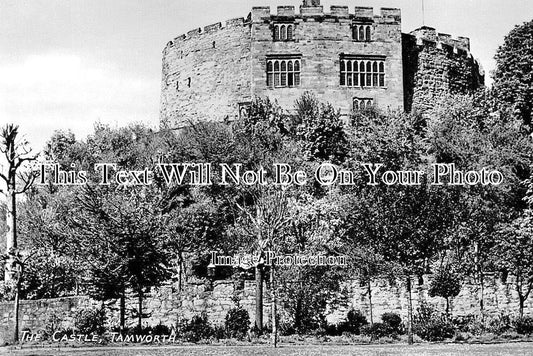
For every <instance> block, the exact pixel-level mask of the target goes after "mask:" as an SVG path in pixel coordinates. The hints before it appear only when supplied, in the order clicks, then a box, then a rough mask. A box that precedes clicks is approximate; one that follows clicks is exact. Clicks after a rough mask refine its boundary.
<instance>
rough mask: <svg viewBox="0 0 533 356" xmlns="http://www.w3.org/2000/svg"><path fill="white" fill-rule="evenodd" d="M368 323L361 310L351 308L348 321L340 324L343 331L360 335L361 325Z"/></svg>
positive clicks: (347, 317)
mask: <svg viewBox="0 0 533 356" xmlns="http://www.w3.org/2000/svg"><path fill="white" fill-rule="evenodd" d="M367 324H368V321H367V320H366V317H365V316H364V315H363V313H361V312H360V311H359V310H353V309H351V310H350V311H349V312H348V315H347V316H346V322H344V323H342V324H341V325H340V328H341V333H342V332H344V331H347V332H349V333H352V334H356V335H359V334H360V333H361V327H362V326H365V325H367Z"/></svg>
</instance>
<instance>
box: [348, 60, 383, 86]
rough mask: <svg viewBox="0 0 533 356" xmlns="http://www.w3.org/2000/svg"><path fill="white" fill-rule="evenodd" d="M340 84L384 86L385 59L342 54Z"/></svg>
mask: <svg viewBox="0 0 533 356" xmlns="http://www.w3.org/2000/svg"><path fill="white" fill-rule="evenodd" d="M340 85H341V86H347V87H384V86H385V59H384V58H379V59H378V58H372V59H367V60H365V59H363V56H341V59H340Z"/></svg>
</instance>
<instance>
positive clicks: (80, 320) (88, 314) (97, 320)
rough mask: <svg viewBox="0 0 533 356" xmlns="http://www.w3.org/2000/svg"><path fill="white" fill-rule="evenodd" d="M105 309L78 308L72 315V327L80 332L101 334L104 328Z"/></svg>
mask: <svg viewBox="0 0 533 356" xmlns="http://www.w3.org/2000/svg"><path fill="white" fill-rule="evenodd" d="M106 320H107V318H106V311H105V309H104V308H100V309H94V308H93V309H80V310H78V311H77V312H76V315H75V316H74V327H75V328H76V330H77V331H78V332H79V333H80V334H85V335H90V334H97V335H102V334H103V333H104V332H105V330H106V328H105V323H106Z"/></svg>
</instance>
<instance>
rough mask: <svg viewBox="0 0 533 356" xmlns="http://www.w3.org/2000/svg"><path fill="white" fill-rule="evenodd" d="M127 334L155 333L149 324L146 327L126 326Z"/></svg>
mask: <svg viewBox="0 0 533 356" xmlns="http://www.w3.org/2000/svg"><path fill="white" fill-rule="evenodd" d="M125 333H126V335H151V334H152V333H153V329H152V327H151V326H147V327H145V328H142V327H141V328H140V329H139V325H136V326H134V327H131V328H126V330H125Z"/></svg>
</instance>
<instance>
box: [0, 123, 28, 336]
mask: <svg viewBox="0 0 533 356" xmlns="http://www.w3.org/2000/svg"><path fill="white" fill-rule="evenodd" d="M0 152H1V153H2V154H3V155H4V157H5V162H6V163H7V166H6V167H5V169H2V170H0V178H2V180H3V181H4V182H5V185H6V190H5V191H3V190H0V192H2V193H3V194H4V195H5V196H6V198H7V204H6V225H7V231H6V258H5V260H6V263H5V275H4V280H5V283H6V284H9V283H14V287H15V305H14V309H15V313H14V314H15V326H14V341H15V342H18V339H19V337H18V334H19V320H18V319H19V318H18V315H19V299H20V298H19V295H20V284H21V279H22V272H23V266H24V262H25V260H24V261H22V260H21V258H20V253H19V251H18V248H17V195H19V194H23V193H25V192H26V191H27V190H28V189H29V188H30V187H31V186H32V184H33V182H34V180H35V175H34V174H33V172H32V171H31V170H30V171H29V172H28V171H26V172H23V168H24V167H23V165H24V163H25V162H30V161H34V160H35V159H36V158H37V155H35V154H32V149H31V148H30V147H29V144H28V141H27V140H25V139H24V138H20V137H19V131H18V126H16V125H13V124H7V125H6V126H4V127H3V128H2V129H1V131H0ZM2 168H3V167H2ZM17 178H18V179H20V180H21V181H22V183H23V184H22V185H21V186H20V187H17Z"/></svg>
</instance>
